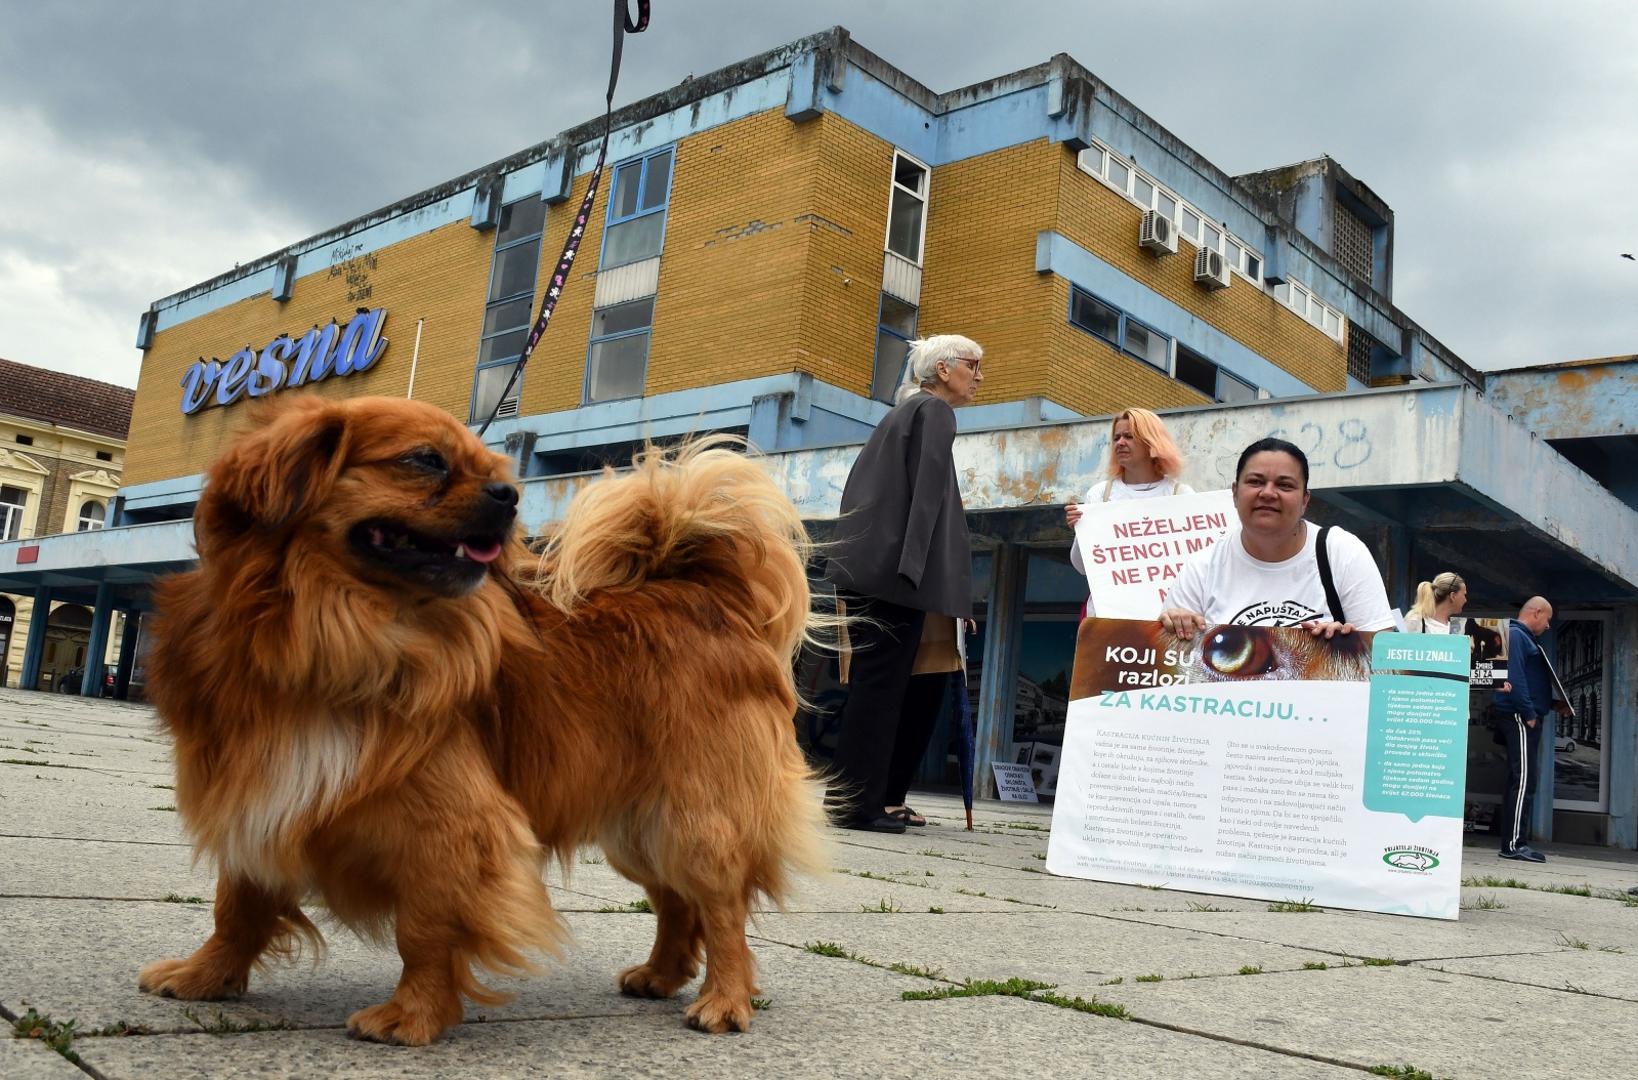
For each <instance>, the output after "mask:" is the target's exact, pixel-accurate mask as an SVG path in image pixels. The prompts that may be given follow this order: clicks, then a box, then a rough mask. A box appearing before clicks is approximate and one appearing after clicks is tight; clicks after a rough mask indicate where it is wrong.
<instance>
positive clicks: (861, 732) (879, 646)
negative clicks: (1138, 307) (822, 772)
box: [830, 592, 931, 818]
mask: <svg viewBox="0 0 1638 1080" xmlns="http://www.w3.org/2000/svg"><path fill="white" fill-rule="evenodd" d="M840 595H841V598H842V600H843V601H844V602H845V603H846V604H847V613H848V617H849V618H850V619H853V618H855V617H858V621H856V622H854V623H853V624H852V625H851V626H850V627H849V629H848V636H849V638H850V639H851V641H852V645H853V659H852V666H851V672H850V674H849V676H848V690H847V702H846V703H845V704H844V705H843V706H842V728H841V732H840V734H839V736H838V737H837V742H836V783H835V785H834V786H833V787H832V789H831V800H830V801H831V803H832V805H833V807H834V808H835V809H836V810H837V812H838V814H839V815H840V816H844V817H853V818H873V817H877V816H879V815H880V814H881V812H882V808H883V807H885V806H889V805H896V804H895V803H890V802H889V800H888V795H889V791H888V788H889V784H890V777H892V776H894V775H897V772H896V770H895V764H896V763H897V764H899V765H900V766H901V767H903V768H904V769H905V770H906V772H905V774H904V776H905V778H904V784H905V785H906V786H908V784H909V776H910V774H911V773H913V772H914V771H915V758H919V757H920V756H921V754H922V753H923V752H924V751H925V750H926V747H927V735H928V733H929V731H930V730H931V729H930V728H926V729H923V730H922V731H921V736H920V738H921V745H920V748H919V749H917V750H916V751H915V753H914V758H909V755H910V752H911V751H910V749H909V746H908V743H909V738H907V739H906V745H905V746H904V747H903V748H902V749H901V747H900V745H899V737H900V732H901V728H905V725H903V724H902V723H901V720H902V718H903V715H904V705H905V694H906V692H907V691H908V690H909V688H910V669H911V668H913V667H914V666H915V663H916V650H917V649H918V648H919V647H920V646H921V626H922V622H923V621H924V620H925V618H926V612H923V611H917V610H916V609H915V608H907V607H901V606H900V605H898V604H891V603H888V602H887V601H886V600H880V599H877V598H876V597H871V596H856V595H853V594H851V593H845V592H844V593H841V594H840ZM904 734H905V735H906V736H907V737H908V736H912V735H913V734H914V733H913V732H911V731H909V730H907V729H906V730H904ZM901 754H903V755H904V757H902V758H901V756H900V755H901ZM906 759H908V761H907V762H906ZM897 794H898V800H899V802H902V801H903V800H904V789H903V788H900V789H899V791H898V792H897Z"/></svg>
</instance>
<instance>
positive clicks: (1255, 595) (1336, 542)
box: [1160, 439, 1394, 638]
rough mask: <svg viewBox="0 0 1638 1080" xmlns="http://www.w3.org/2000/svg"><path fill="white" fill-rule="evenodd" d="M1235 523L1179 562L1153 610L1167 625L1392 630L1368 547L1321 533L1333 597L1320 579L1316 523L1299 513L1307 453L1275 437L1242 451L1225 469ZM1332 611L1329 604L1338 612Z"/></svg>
mask: <svg viewBox="0 0 1638 1080" xmlns="http://www.w3.org/2000/svg"><path fill="white" fill-rule="evenodd" d="M1232 490H1233V492H1234V509H1235V511H1236V512H1237V513H1238V514H1239V517H1240V527H1239V528H1238V529H1236V530H1234V531H1232V532H1230V533H1229V534H1228V535H1227V536H1225V537H1223V539H1221V540H1219V541H1218V542H1217V543H1215V544H1213V545H1212V546H1211V547H1209V548H1207V549H1206V550H1205V551H1202V552H1200V553H1199V554H1198V555H1196V556H1195V557H1194V558H1192V559H1191V560H1189V562H1188V563H1187V564H1185V565H1184V567H1183V571H1182V573H1180V574H1179V575H1178V577H1177V584H1176V585H1174V586H1173V588H1172V591H1171V592H1170V593H1168V594H1167V596H1166V602H1167V603H1168V604H1169V605H1171V606H1170V607H1168V608H1167V609H1166V610H1165V611H1163V612H1161V615H1160V621H1161V623H1162V624H1163V625H1164V626H1165V627H1166V629H1168V630H1170V631H1172V632H1173V633H1175V634H1178V635H1179V636H1182V637H1193V636H1194V635H1196V634H1198V633H1200V632H1202V631H1204V630H1205V629H1206V628H1207V627H1211V626H1220V625H1224V624H1234V625H1239V626H1306V627H1308V628H1309V629H1311V630H1312V631H1313V632H1314V633H1315V634H1323V635H1325V636H1326V637H1327V638H1329V637H1332V636H1334V635H1335V634H1337V633H1344V634H1347V633H1351V632H1352V631H1353V630H1355V629H1356V628H1357V629H1360V630H1391V629H1392V628H1393V625H1394V623H1393V612H1392V610H1391V609H1390V608H1389V607H1388V590H1387V589H1386V588H1385V587H1384V586H1383V584H1382V574H1381V572H1380V571H1379V570H1377V568H1376V561H1375V560H1374V559H1372V558H1371V552H1370V549H1369V548H1367V547H1366V546H1365V544H1364V543H1363V542H1362V541H1361V540H1360V539H1359V538H1358V537H1357V536H1355V535H1353V534H1352V533H1350V532H1347V531H1345V530H1343V529H1338V528H1332V529H1330V530H1329V531H1328V534H1327V542H1326V554H1327V556H1328V558H1329V561H1330V566H1331V579H1332V583H1333V585H1334V587H1335V594H1336V596H1335V600H1334V601H1333V600H1332V599H1331V598H1329V597H1328V596H1327V594H1326V589H1325V586H1324V583H1323V581H1322V579H1321V574H1320V567H1319V558H1318V552H1317V547H1316V543H1317V541H1318V539H1319V535H1320V528H1319V526H1317V525H1315V524H1314V523H1313V522H1311V521H1308V520H1307V519H1305V518H1304V517H1303V514H1304V513H1306V512H1307V510H1308V497H1309V492H1308V457H1307V455H1305V454H1304V453H1303V452H1302V450H1301V449H1300V448H1298V447H1296V446H1293V445H1292V444H1291V443H1288V442H1286V441H1285V440H1283V439H1261V440H1259V441H1257V442H1254V443H1252V444H1251V445H1250V446H1248V447H1246V448H1245V451H1244V452H1243V453H1241V455H1240V462H1239V464H1238V466H1236V468H1235V471H1234V486H1233V489H1232ZM1339 608H1340V610H1337V609H1339Z"/></svg>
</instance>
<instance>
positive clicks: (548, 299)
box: [478, 0, 649, 439]
mask: <svg viewBox="0 0 1638 1080" xmlns="http://www.w3.org/2000/svg"><path fill="white" fill-rule="evenodd" d="M627 3H628V0H614V53H613V55H612V57H611V58H610V60H609V89H608V93H607V94H606V95H604V105H603V143H602V145H601V146H600V147H598V150H597V165H596V166H595V167H594V168H593V169H592V174H591V183H590V184H588V185H587V186H586V197H585V198H584V199H582V200H581V201H580V212H579V213H578V214H576V215H575V218H574V226H573V227H572V228H571V229H570V230H569V238H568V239H567V240H565V241H564V242H563V254H562V255H560V256H559V257H558V260H557V269H556V270H554V271H552V276H551V280H550V281H548V282H547V285H546V292H545V294H544V295H542V296H541V298H540V314H539V315H537V316H536V317H535V325H534V329H532V330H530V331H529V340H528V341H527V342H525V343H524V346H523V355H521V356H519V357H518V363H517V366H516V367H514V368H513V369H512V377H511V378H510V379H508V380H506V389H504V390H502V391H501V393H500V396H499V397H497V398H496V399H495V407H494V408H493V409H490V410H489V418H488V419H487V420H485V421H484V422H483V426H482V427H480V428H479V429H478V438H480V439H481V438H483V433H484V432H486V431H488V430H489V425H490V424H493V423H494V422H495V417H496V416H497V415H499V413H500V407H501V403H502V402H504V401H505V400H506V399H507V398H509V397H511V396H512V388H513V387H514V386H516V385H517V384H518V380H519V379H521V378H522V377H523V368H524V366H525V365H526V364H528V363H529V357H530V356H531V355H532V354H533V353H534V351H535V345H536V344H538V343H539V341H540V337H541V335H542V334H544V333H545V332H546V324H547V323H549V322H551V321H552V312H553V310H555V309H556V308H557V298H558V297H559V296H561V295H563V286H564V284H565V283H566V282H567V281H568V280H569V268H570V267H572V266H573V265H574V257H575V255H577V254H579V252H580V241H581V238H582V237H583V236H584V235H585V233H586V223H587V222H588V221H590V220H591V212H592V203H593V201H594V200H596V198H597V185H598V182H599V181H600V180H602V178H603V162H604V160H605V159H606V158H607V157H608V153H609V131H610V127H611V126H612V122H613V121H612V118H613V115H614V84H615V83H616V82H618V81H619V80H620V53H621V50H622V48H623V46H624V45H625V37H626V35H627V34H641V33H642V32H643V31H644V30H647V29H648V5H649V0H637V21H636V22H632V21H631V13H630V11H629V9H628V8H627ZM574 149H575V148H574V147H572V146H570V147H568V148H566V149H565V150H564V153H565V154H567V155H569V170H570V173H571V175H572V174H573V171H574V158H573V154H574Z"/></svg>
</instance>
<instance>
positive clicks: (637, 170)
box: [598, 146, 673, 270]
mask: <svg viewBox="0 0 1638 1080" xmlns="http://www.w3.org/2000/svg"><path fill="white" fill-rule="evenodd" d="M672 160H673V151H672V148H671V147H669V146H668V147H666V148H665V149H664V150H658V151H655V152H654V153H652V154H649V155H648V156H646V157H641V158H638V159H637V160H635V161H628V162H626V163H625V164H623V165H620V166H618V167H617V168H615V170H614V181H613V183H612V184H611V186H610V194H609V217H608V227H607V228H606V229H605V230H604V232H603V255H602V258H601V260H600V261H599V263H598V268H599V269H602V270H610V269H613V268H614V267H616V266H624V265H626V264H627V263H634V262H642V261H643V260H644V259H652V258H653V257H654V256H656V255H658V254H659V253H660V245H661V243H662V242H663V241H664V239H665V208H666V206H667V204H668V202H669V200H670V198H671V171H672V170H671V163H672Z"/></svg>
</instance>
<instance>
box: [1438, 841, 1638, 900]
mask: <svg viewBox="0 0 1638 1080" xmlns="http://www.w3.org/2000/svg"><path fill="white" fill-rule="evenodd" d="M1532 846H1534V847H1539V848H1540V849H1541V851H1542V852H1543V853H1544V854H1546V855H1547V861H1546V862H1544V863H1529V862H1521V861H1519V860H1517V859H1503V858H1501V857H1499V856H1498V855H1497V854H1496V846H1495V844H1493V843H1488V842H1487V843H1483V844H1469V845H1467V846H1466V847H1465V848H1463V849H1462V877H1463V878H1464V879H1470V878H1476V877H1496V878H1515V879H1517V880H1520V881H1524V882H1527V883H1529V884H1530V885H1531V886H1532V887H1534V888H1538V889H1540V888H1554V887H1557V886H1563V885H1591V886H1593V887H1594V888H1595V889H1617V890H1619V891H1622V892H1625V891H1626V890H1627V889H1629V888H1631V887H1632V886H1634V885H1638V871H1635V870H1634V867H1633V865H1632V861H1631V858H1630V856H1629V857H1627V858H1621V857H1620V856H1623V855H1628V853H1626V852H1610V853H1609V854H1605V853H1604V852H1602V851H1599V850H1598V849H1590V848H1558V847H1555V846H1554V845H1552V844H1532ZM1612 856H1613V857H1612Z"/></svg>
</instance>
